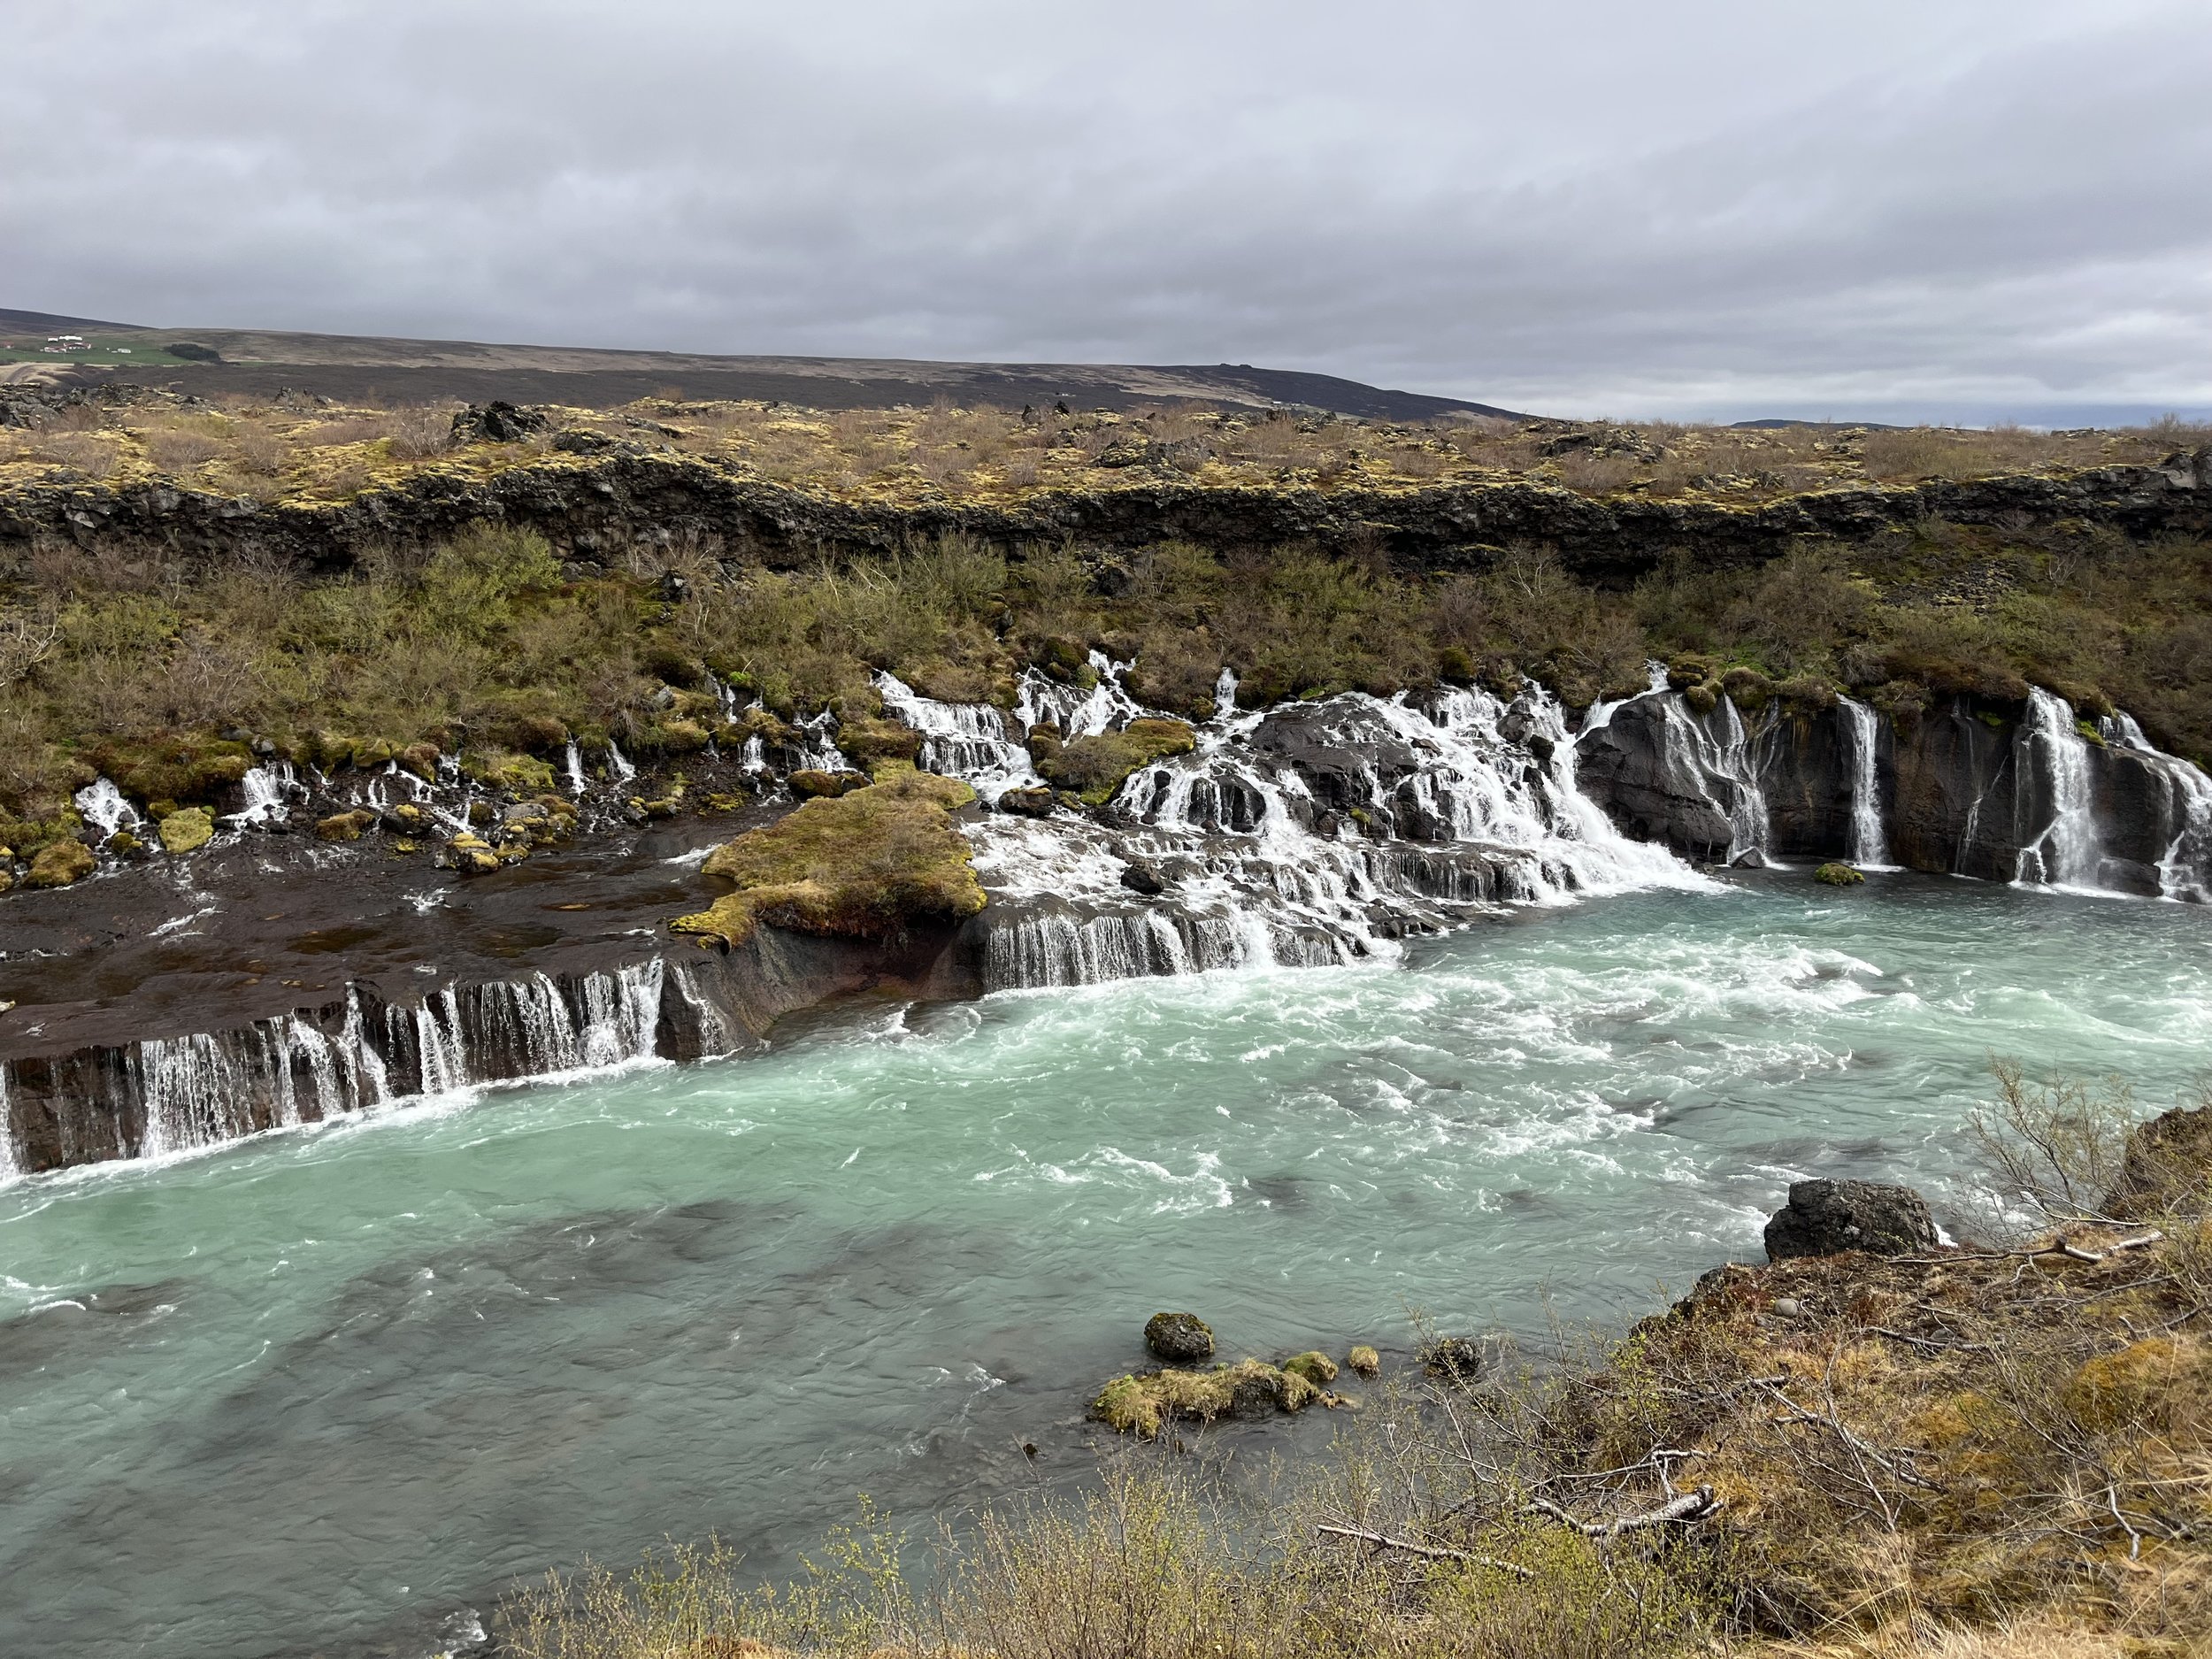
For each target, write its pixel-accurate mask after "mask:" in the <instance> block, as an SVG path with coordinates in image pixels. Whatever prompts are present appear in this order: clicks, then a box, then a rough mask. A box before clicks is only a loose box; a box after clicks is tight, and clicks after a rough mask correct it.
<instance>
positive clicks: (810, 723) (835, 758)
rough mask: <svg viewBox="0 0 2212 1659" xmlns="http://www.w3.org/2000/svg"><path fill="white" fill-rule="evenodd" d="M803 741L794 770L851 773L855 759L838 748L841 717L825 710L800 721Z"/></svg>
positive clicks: (799, 728) (799, 730) (798, 749)
mask: <svg viewBox="0 0 2212 1659" xmlns="http://www.w3.org/2000/svg"><path fill="white" fill-rule="evenodd" d="M797 729H798V732H799V741H798V743H797V744H796V746H795V747H796V749H797V757H796V759H795V762H794V764H793V765H792V768H791V770H792V771H794V772H809V771H811V772H850V771H852V770H853V764H852V762H851V761H849V760H848V759H846V758H845V752H844V750H842V749H839V748H838V747H837V716H836V715H835V714H833V713H832V712H831V711H830V710H827V709H825V710H822V711H821V713H819V714H818V715H816V716H814V717H813V718H811V719H806V720H801V721H799V722H798V723H797Z"/></svg>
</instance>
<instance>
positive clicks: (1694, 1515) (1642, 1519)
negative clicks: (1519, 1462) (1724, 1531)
mask: <svg viewBox="0 0 2212 1659" xmlns="http://www.w3.org/2000/svg"><path fill="white" fill-rule="evenodd" d="M1722 1502H1723V1501H1722V1500H1721V1499H1719V1498H1717V1497H1715V1496H1714V1495H1713V1489H1712V1487H1710V1486H1700V1487H1699V1488H1698V1489H1697V1490H1696V1491H1695V1492H1686V1493H1684V1494H1681V1496H1679V1497H1678V1498H1674V1499H1672V1500H1671V1501H1670V1502H1665V1503H1663V1504H1661V1505H1660V1506H1659V1507H1658V1508H1657V1509H1647V1510H1646V1511H1645V1512H1644V1513H1643V1514H1641V1515H1618V1516H1615V1517H1613V1518H1612V1519H1611V1520H1609V1521H1578V1520H1576V1519H1575V1517H1573V1516H1571V1515H1570V1514H1568V1513H1567V1511H1566V1510H1564V1509H1561V1508H1560V1507H1559V1506H1558V1505H1557V1504H1556V1503H1554V1502H1552V1501H1551V1500H1550V1499H1549V1498H1532V1499H1531V1500H1530V1501H1529V1505H1528V1510H1529V1512H1530V1513H1531V1514H1535V1515H1548V1516H1549V1517H1551V1518H1552V1519H1553V1520H1555V1521H1556V1522H1558V1523H1559V1524H1560V1525H1562V1526H1571V1527H1572V1528H1574V1530H1575V1531H1576V1532H1579V1533H1581V1534H1582V1535H1583V1537H1585V1538H1618V1537H1619V1536H1620V1535H1621V1534H1622V1533H1623V1532H1641V1531H1642V1530H1643V1529H1644V1528H1646V1527H1649V1526H1665V1525H1669V1524H1670V1523H1672V1522H1681V1523H1683V1524H1684V1525H1688V1524H1690V1523H1693V1522H1696V1521H1702V1520H1704V1519H1705V1518H1706V1517H1709V1516H1711V1515H1713V1514H1715V1513H1717V1511H1718V1510H1719V1509H1720V1507H1721V1503H1722Z"/></svg>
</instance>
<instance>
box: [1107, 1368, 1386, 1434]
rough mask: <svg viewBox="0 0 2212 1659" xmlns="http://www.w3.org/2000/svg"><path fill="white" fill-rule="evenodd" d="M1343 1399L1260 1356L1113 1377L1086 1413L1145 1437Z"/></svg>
mask: <svg viewBox="0 0 2212 1659" xmlns="http://www.w3.org/2000/svg"><path fill="white" fill-rule="evenodd" d="M1343 1403H1344V1402H1342V1401H1341V1400H1340V1399H1338V1398H1337V1396H1336V1395H1334V1394H1329V1393H1326V1392H1325V1391H1324V1390H1323V1389H1321V1388H1320V1387H1318V1386H1316V1385H1315V1384H1314V1383H1313V1382H1311V1381H1310V1380H1309V1379H1307V1378H1306V1377H1304V1376H1302V1375H1301V1374H1300V1373H1298V1372H1295V1371H1284V1370H1281V1369H1279V1367H1277V1366H1273V1365H1270V1364H1268V1363H1266V1362H1265V1361H1263V1360H1256V1359H1246V1360H1239V1361H1238V1362H1237V1363H1235V1364H1233V1365H1215V1366H1211V1367H1210V1368H1208V1369H1206V1370H1204V1371H1183V1370H1175V1369H1169V1370H1164V1371H1137V1372H1133V1373H1132V1374H1130V1375H1128V1376H1125V1377H1117V1378H1115V1379H1114V1380H1113V1381H1111V1382H1110V1383H1108V1384H1107V1385H1106V1386H1105V1387H1103V1388H1102V1389H1101V1390H1100V1391H1099V1393H1098V1396H1097V1398H1096V1399H1094V1400H1093V1401H1092V1402H1091V1415H1092V1416H1093V1417H1096V1418H1097V1419H1098V1420H1099V1421H1100V1422H1102V1423H1103V1424H1105V1425H1106V1426H1107V1427H1109V1428H1110V1429H1112V1430H1114V1431H1115V1432H1117V1433H1121V1434H1136V1435H1140V1436H1142V1437H1143V1438H1145V1439H1147V1440H1149V1439H1151V1438H1152V1437H1153V1436H1154V1435H1156V1434H1157V1433H1159V1432H1160V1429H1161V1427H1162V1425H1164V1424H1167V1423H1170V1422H1174V1421H1183V1422H1192V1423H1215V1422H1218V1421H1220V1420H1222V1419H1223V1418H1239V1419H1244V1420H1247V1421H1250V1420H1253V1419H1256V1418H1261V1417H1272V1416H1274V1415H1275V1414H1276V1413H1277V1412H1279V1411H1292V1412H1294V1411H1302V1410H1304V1409H1305V1408H1306V1407H1308V1406H1310V1405H1316V1404H1318V1405H1325V1406H1337V1405H1341V1404H1343Z"/></svg>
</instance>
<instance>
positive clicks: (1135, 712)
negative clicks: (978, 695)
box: [878, 653, 1700, 989]
mask: <svg viewBox="0 0 2212 1659" xmlns="http://www.w3.org/2000/svg"><path fill="white" fill-rule="evenodd" d="M1091 666H1092V669H1093V671H1094V673H1095V674H1096V676H1097V678H1096V682H1095V683H1094V684H1093V685H1089V686H1068V685H1063V684H1060V683H1058V682H1056V681H1053V680H1048V679H1047V678H1045V677H1044V676H1043V675H1041V674H1039V673H1037V672H1034V671H1032V672H1029V673H1027V674H1025V676H1024V677H1023V679H1022V680H1021V682H1020V685H1019V687H1018V694H1017V698H1016V703H1015V707H1014V710H1013V721H1014V723H1015V724H1016V725H1017V726H1019V727H1020V728H1022V729H1023V730H1027V729H1028V728H1029V727H1031V726H1034V725H1037V724H1039V723H1042V722H1050V723H1051V724H1053V725H1054V726H1057V727H1058V728H1059V729H1060V730H1061V732H1062V733H1063V734H1064V736H1066V737H1068V738H1071V739H1072V738H1077V737H1082V736H1088V735H1091V734H1093V733H1098V732H1102V731H1106V730H1110V729H1112V728H1114V727H1116V726H1120V725H1123V724H1125V723H1126V722H1127V721H1128V720H1130V719H1133V718H1140V717H1142V716H1145V715H1147V714H1148V712H1149V711H1148V710H1145V709H1144V708H1142V707H1141V705H1140V704H1139V703H1137V702H1136V701H1135V699H1133V697H1131V696H1130V695H1129V693H1128V691H1127V690H1126V688H1125V686H1124V684H1123V682H1122V674H1123V671H1124V669H1125V667H1126V664H1115V663H1112V662H1110V661H1109V660H1108V659H1107V658H1106V657H1103V656H1102V655H1100V654H1096V653H1094V654H1093V657H1092V659H1091ZM878 688H879V691H880V692H881V693H882V694H883V696H884V702H885V707H886V708H887V710H889V711H890V712H891V713H893V714H894V715H896V716H898V717H899V718H902V719H904V720H905V721H906V722H907V723H908V724H909V725H910V726H914V727H915V729H916V730H918V731H919V732H921V733H923V736H924V747H923V751H922V757H921V764H923V765H924V766H926V767H927V768H928V769H930V770H932V771H941V772H948V773H950V774H951V775H955V776H959V777H962V778H964V780H967V781H968V782H970V783H971V784H972V785H974V786H975V787H977V789H978V791H979V794H985V795H987V796H993V797H995V794H996V793H997V792H998V791H999V790H1002V789H1003V788H1005V787H1008V786H1009V785H1010V783H1012V782H1016V781H1020V780H1026V779H1027V778H1028V777H1030V776H1031V775H1032V774H1031V773H1030V772H1029V771H1028V767H1027V757H1026V754H1025V752H1024V751H1023V750H1021V749H1019V748H1018V746H1017V745H1015V744H1014V743H1013V742H1011V741H1010V740H1007V739H1004V738H1002V737H1000V736H999V735H997V733H1002V732H1003V731H1004V730H1005V726H1004V725H1003V724H1002V723H1001V721H1000V718H999V715H998V711H997V710H992V709H985V708H981V707H979V706H974V705H966V706H964V705H956V704H943V703H931V702H930V701H929V700H927V699H918V698H916V697H915V696H914V695H913V693H912V692H911V691H910V689H909V688H908V687H904V686H902V685H901V684H900V683H899V682H897V681H896V680H890V678H889V677H888V676H885V677H884V678H883V679H882V680H879V682H878ZM1215 710H1216V712H1215V715H1214V718H1212V719H1211V720H1210V721H1208V722H1206V723H1205V724H1204V725H1203V726H1200V727H1198V728H1197V730H1196V738H1197V747H1196V749H1195V751H1194V753H1192V754H1189V755H1185V756H1180V757H1173V758H1171V759H1168V760H1164V761H1161V762H1158V763H1156V764H1153V765H1150V766H1147V767H1143V768H1141V769H1140V770H1139V771H1138V772H1136V773H1135V774H1134V775H1133V776H1132V777H1131V778H1130V779H1129V780H1128V781H1127V782H1126V783H1125V785H1124V786H1123V787H1122V789H1121V791H1120V792H1119V793H1118V795H1117V796H1116V797H1115V799H1114V801H1113V803H1111V804H1110V807H1109V808H1108V809H1107V811H1106V813H1105V814H1104V818H1106V820H1107V822H1105V823H1103V824H1100V823H1094V822H1091V821H1089V820H1083V819H1077V818H1071V817H1065V816H1063V817H1061V818H1056V819H1054V820H1053V821H1051V822H1049V823H1039V822H1035V821H1033V820H1028V819H1022V818H1011V817H1000V816H993V817H991V818H986V819H985V820H983V821H982V822H981V823H979V824H978V825H976V826H972V829H971V831H970V838H971V841H972V846H973V849H974V856H975V861H976V866H977V870H978V873H979V877H980V879H982V881H983V884H984V887H985V888H986V890H987V892H989V894H990V895H991V898H992V904H991V907H990V908H989V909H987V910H986V911H985V913H984V917H983V920H982V924H981V926H982V928H983V930H984V933H985V948H984V951H983V964H982V971H983V978H984V983H985V985H986V987H987V988H992V989H1006V988H1017V987H1035V986H1056V985H1080V984H1092V983H1095V982H1098V981H1100V980H1104V979H1125V978H1131V977H1135V976H1139V975H1152V974H1171V973H1186V972H1202V971H1204V970H1207V969H1212V968H1226V967H1251V966H1261V965H1268V964H1277V965H1286V966H1288V965H1309V964H1327V963H1341V962H1352V961H1356V960H1359V959H1361V958H1363V957H1371V956H1387V955H1389V954H1391V953H1392V952H1393V951H1394V949H1396V947H1395V944H1394V941H1395V939H1396V938H1398V937H1399V936H1401V935H1402V934H1404V933H1411V932H1432V931H1435V930H1436V929H1438V928H1440V927H1444V926H1451V925H1453V924H1454V923H1455V922H1457V921H1459V920H1462V919H1463V918H1464V917H1465V916H1466V915H1468V914H1469V913H1471V911H1473V910H1477V909H1481V908H1494V907H1495V906H1497V905H1501V904H1507V903H1526V902H1538V903H1543V902H1560V901H1562V900H1563V899H1564V898H1565V897H1567V896H1568V895H1571V894H1580V893H1594V892H1608V891H1618V890H1622V889H1624V888H1628V887H1644V886H1650V885H1654V884H1690V883H1694V882H1696V881H1698V880H1699V879H1700V878H1697V877H1696V876H1694V874H1693V872H1690V871H1689V870H1688V869H1687V867H1686V866H1685V865H1684V864H1682V863H1681V861H1680V860H1678V859H1677V858H1675V857H1674V856H1672V855H1671V853H1669V852H1667V851H1666V850H1665V849H1663V848H1661V847H1656V846H1651V845H1646V844H1643V843H1639V842H1634V841H1628V840H1626V839H1625V838H1624V837H1623V836H1622V835H1621V834H1620V833H1618V832H1617V830H1616V829H1615V828H1614V826H1613V825H1612V823H1611V822H1610V820H1609V819H1608V818H1606V816H1605V814H1604V813H1603V812H1602V811H1601V810H1600V809H1599V808H1598V807H1597V805H1596V804H1595V803H1594V802H1592V801H1590V800H1589V799H1588V798H1586V796H1584V795H1581V794H1580V792H1579V791H1578V789H1577V788H1576V787H1575V782H1574V744H1573V741H1572V740H1571V738H1570V737H1569V735H1568V733H1567V730H1566V719H1565V715H1564V712H1563V710H1561V708H1560V707H1559V705H1558V704H1557V703H1556V702H1555V701H1554V700H1553V699H1552V698H1551V697H1550V696H1549V695H1548V694H1547V693H1545V692H1543V691H1542V690H1541V689H1540V688H1536V687H1532V688H1530V690H1529V691H1527V692H1526V693H1525V694H1524V695H1522V696H1521V697H1520V698H1518V699H1517V700H1516V701H1515V702H1514V703H1512V704H1510V705H1508V704H1506V703H1502V702H1501V701H1500V700H1498V699H1497V698H1496V697H1494V696H1492V695H1490V694H1489V693H1487V692H1484V691H1477V690H1446V691H1441V692H1439V693H1437V694H1435V695H1433V696H1432V698H1430V699H1428V700H1427V701H1425V702H1424V703H1419V704H1416V703H1413V702H1411V701H1409V699H1408V698H1406V697H1404V696H1402V695H1401V696H1399V697H1396V698H1394V699H1391V700H1389V701H1387V702H1386V701H1384V700H1382V699H1379V698H1376V697H1371V696H1367V695H1362V694H1357V693H1350V694H1346V695H1341V696H1338V697H1333V698H1330V699H1328V700H1326V701H1325V702H1322V703H1306V704H1295V705H1290V706H1289V707H1287V708H1286V709H1283V710H1274V711H1272V712H1269V711H1249V712H1243V713H1240V712H1239V711H1238V710H1237V708H1236V677H1235V675H1234V674H1233V672H1228V671H1224V672H1223V673H1222V675H1221V677H1220V679H1219V681H1218V682H1217V686H1216V689H1215ZM1385 755H1386V756H1388V757H1390V759H1389V762H1388V764H1387V765H1383V764H1379V762H1378V760H1377V758H1376V757H1379V756H1385ZM1133 866H1135V867H1137V868H1139V869H1140V870H1141V871H1152V872H1164V873H1163V874H1157V875H1153V876H1146V877H1144V881H1145V882H1146V883H1148V884H1156V885H1148V886H1141V887H1138V888H1137V889H1135V890H1133V888H1132V886H1131V881H1130V872H1132V870H1133Z"/></svg>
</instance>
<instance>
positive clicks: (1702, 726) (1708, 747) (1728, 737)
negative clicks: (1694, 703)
mask: <svg viewBox="0 0 2212 1659" xmlns="http://www.w3.org/2000/svg"><path fill="white" fill-rule="evenodd" d="M1647 695H1648V694H1647ZM1659 706H1660V708H1661V709H1662V710H1663V712H1664V718H1665V719H1666V723H1667V728H1668V737H1669V740H1670V741H1669V748H1670V749H1671V750H1672V751H1673V752H1675V753H1677V754H1679V755H1680V756H1681V757H1683V758H1684V759H1685V760H1686V761H1687V762H1688V763H1689V765H1690V767H1691V770H1692V771H1693V772H1694V774H1695V777H1696V780H1697V782H1698V785H1699V787H1700V790H1701V793H1702V794H1703V795H1704V797H1705V799H1706V800H1707V802H1709V803H1710V804H1711V806H1712V808H1713V810H1714V811H1716V812H1717V813H1718V814H1719V815H1720V817H1722V818H1724V819H1726V820H1727V823H1728V831H1729V839H1728V846H1727V849H1726V851H1725V853H1724V856H1722V857H1721V858H1720V860H1719V862H1720V863H1722V864H1734V863H1736V862H1737V861H1738V860H1739V859H1745V860H1747V861H1750V862H1755V863H1763V862H1766V853H1767V844H1768V838H1769V835H1770V824H1769V818H1768V815H1767V799H1766V791H1765V789H1764V788H1763V787H1762V785H1761V783H1760V781H1759V757H1758V754H1757V750H1756V745H1755V743H1754V742H1753V741H1752V735H1751V730H1750V728H1749V727H1748V726H1746V725H1745V724H1744V718H1743V715H1742V713H1741V712H1740V710H1738V709H1737V707H1736V704H1735V702H1734V700H1733V699H1732V698H1729V697H1723V698H1721V700H1720V702H1719V703H1717V705H1716V706H1715V708H1714V710H1713V712H1712V713H1711V714H1709V715H1707V716H1705V717H1704V718H1699V717H1698V716H1697V715H1695V714H1694V713H1692V712H1691V710H1690V706H1689V704H1688V703H1687V702H1686V701H1685V700H1684V699H1683V698H1681V697H1678V696H1673V695H1660V697H1659ZM1715 721H1717V722H1719V725H1720V728H1721V729H1720V731H1719V733H1718V734H1717V735H1716V734H1715V733H1714V732H1713V730H1712V723H1713V722H1715Z"/></svg>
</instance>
